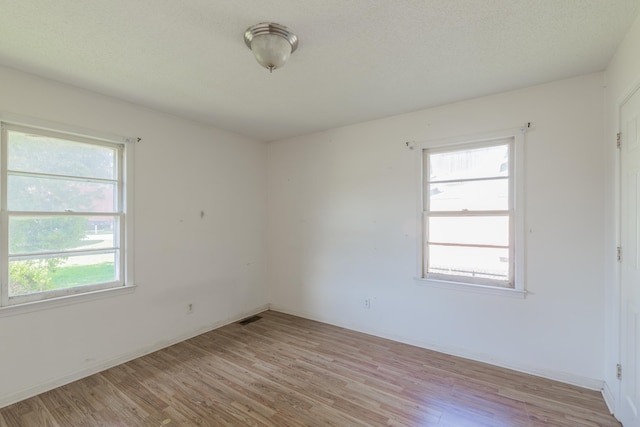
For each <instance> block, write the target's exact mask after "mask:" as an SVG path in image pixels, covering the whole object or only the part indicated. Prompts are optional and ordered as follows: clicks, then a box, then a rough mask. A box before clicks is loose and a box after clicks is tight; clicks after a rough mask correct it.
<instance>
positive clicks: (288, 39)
mask: <svg viewBox="0 0 640 427" xmlns="http://www.w3.org/2000/svg"><path fill="white" fill-rule="evenodd" d="M244 42H245V43H246V44H247V46H248V47H249V49H251V51H252V52H253V54H254V55H255V57H256V60H257V61H258V63H260V65H262V66H263V67H264V68H266V69H268V70H269V71H270V72H273V70H275V69H277V68H282V67H283V66H284V63H285V62H287V59H289V57H290V56H291V54H292V53H293V52H295V50H296V48H297V47H298V37H297V36H296V35H295V34H293V33H292V32H291V31H289V29H288V28H287V27H285V26H284V25H280V24H275V23H273V22H261V23H260V24H256V25H254V26H251V27H249V28H247V31H245V32H244Z"/></svg>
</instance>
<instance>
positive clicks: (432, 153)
mask: <svg viewBox="0 0 640 427" xmlns="http://www.w3.org/2000/svg"><path fill="white" fill-rule="evenodd" d="M525 131H526V128H517V129H510V130H506V131H499V132H492V133H486V134H481V135H472V136H464V137H456V138H447V139H440V140H432V141H426V142H422V143H419V144H415V145H413V146H412V148H414V149H415V151H416V152H417V154H418V157H419V159H418V161H419V165H420V168H419V170H420V173H419V175H420V177H419V179H420V185H419V189H420V194H419V200H420V203H419V221H418V223H419V239H418V240H419V242H418V260H417V272H418V275H417V277H416V279H417V282H418V283H419V284H422V285H426V286H431V287H440V288H450V289H456V290H463V291H470V292H480V293H487V294H498V295H507V296H513V297H524V296H525V295H526V287H525V275H526V265H525V259H526V258H525V209H524V207H525V205H524V176H525V174H524V134H525ZM506 147H508V149H507V148H506ZM491 150H493V151H495V152H496V153H500V152H501V150H502V151H504V150H508V172H507V171H506V170H502V173H500V174H498V173H494V174H491V173H488V174H482V175H477V176H464V175H460V173H458V175H457V176H456V173H455V172H454V173H453V175H451V176H449V177H447V176H444V177H443V178H439V177H434V173H435V172H436V171H435V170H434V171H433V173H431V172H430V171H429V167H430V166H429V165H430V163H434V162H435V161H436V160H440V163H441V164H444V163H446V162H444V163H443V159H444V160H447V159H448V160H449V162H450V163H451V162H454V163H455V162H456V161H457V162H460V158H459V159H458V160H451V159H449V158H448V157H453V156H456V155H458V154H467V153H470V152H474V151H478V152H481V151H491ZM449 155H451V156H449ZM447 156H448V157H447ZM439 157H440V158H442V159H438V158H439ZM461 158H462V159H464V156H462V157H461ZM432 160H433V161H432ZM449 168H450V170H455V169H456V166H455V165H454V166H449ZM442 170H444V169H442V168H441V169H440V171H442ZM458 170H461V169H458ZM445 175H446V174H445ZM504 181H507V182H508V184H507V185H508V198H507V199H508V204H505V205H504V206H499V207H494V206H493V205H491V201H488V202H487V201H484V200H483V197H482V196H483V195H482V194H481V192H479V194H474V197H473V198H469V200H465V199H464V196H463V197H462V198H461V199H460V200H462V201H463V202H464V205H460V206H456V205H455V202H453V205H452V201H451V200H453V199H455V197H451V196H449V197H447V195H448V194H453V193H454V192H455V188H456V187H460V186H465V185H466V186H470V187H469V188H474V187H476V189H479V188H481V187H482V185H485V184H491V183H494V184H493V185H494V187H495V186H496V185H498V186H499V185H500V183H501V182H504ZM441 188H444V189H445V190H444V191H441V190H440V189H441ZM467 191H468V190H467ZM440 193H442V194H443V195H444V196H441V194H440ZM467 194H469V193H468V192H467ZM439 198H441V200H440V201H438V199H439ZM447 199H448V200H447ZM472 199H473V200H472ZM489 199H490V198H489ZM496 200H497V199H496ZM478 202H479V203H480V204H481V205H482V204H484V205H483V206H480V207H478V208H476V209H474V208H470V209H466V208H461V206H464V207H467V204H469V206H473V205H474V203H475V205H476V206H478ZM431 204H433V206H431ZM451 206H453V207H451ZM483 221H484V222H485V223H489V224H491V223H493V224H494V226H496V225H495V224H501V225H500V226H499V227H502V228H503V230H502V233H504V235H503V236H502V237H498V236H494V235H500V234H501V233H500V232H498V233H493V234H494V235H492V234H491V233H489V232H488V231H487V230H484V236H483V237H482V238H481V239H480V240H483V239H484V242H478V243H474V240H473V238H469V239H466V237H465V238H463V239H462V240H463V241H457V240H456V238H451V236H452V235H455V234H456V233H451V232H449V234H448V235H449V240H448V241H447V240H446V239H445V240H442V236H443V235H447V233H446V232H445V233H443V232H441V228H447V227H448V230H455V224H456V223H457V224H467V227H466V229H465V227H461V228H460V230H458V232H457V234H458V235H461V234H463V232H467V233H468V232H469V230H470V227H469V226H470V225H474V223H475V226H476V229H477V228H478V226H479V225H482V223H483ZM447 222H448V224H447ZM505 222H508V225H504V224H505ZM429 224H432V230H429ZM436 226H437V227H438V228H436ZM452 227H453V228H452ZM496 227H497V226H496ZM489 229H490V228H488V230H489ZM472 232H473V231H472ZM476 234H483V230H479V231H478V233H476ZM507 234H508V239H507V238H506V235H507ZM465 236H466V234H465ZM458 237H459V236H458ZM430 239H431V240H430ZM493 240H495V241H493ZM487 242H488V243H487ZM430 248H431V251H432V253H430V252H429V250H430ZM465 251H467V253H466V255H465ZM483 251H484V252H485V253H486V254H488V253H491V254H492V257H491V259H494V258H495V256H496V254H497V253H503V254H506V253H508V256H506V257H499V259H500V261H502V262H504V263H507V262H508V267H507V268H506V269H505V268H504V267H501V269H503V270H504V271H502V270H501V271H500V272H499V273H496V271H497V270H495V269H494V270H491V268H489V264H490V263H488V264H487V269H486V270H485V271H484V272H480V273H478V272H477V271H475V270H474V271H472V270H465V269H462V270H456V269H451V268H449V270H447V268H440V266H435V261H434V260H435V259H436V256H438V257H439V258H438V259H439V260H442V259H447V257H449V258H450V259H451V261H452V262H451V263H449V264H452V265H453V264H456V262H459V260H461V259H463V260H464V259H473V262H474V263H476V264H478V265H484V264H483V263H484V260H482V259H481V257H478V254H480V253H482V252H483ZM460 254H461V255H460ZM470 254H473V255H470ZM474 257H477V259H476V258H474ZM430 262H433V264H434V265H429V263H430Z"/></svg>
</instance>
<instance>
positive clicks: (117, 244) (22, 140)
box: [0, 124, 126, 305]
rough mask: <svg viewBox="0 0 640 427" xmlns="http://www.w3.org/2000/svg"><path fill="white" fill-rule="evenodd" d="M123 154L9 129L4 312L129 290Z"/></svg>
mask: <svg viewBox="0 0 640 427" xmlns="http://www.w3.org/2000/svg"><path fill="white" fill-rule="evenodd" d="M124 150H125V147H124V144H121V143H110V142H104V141H101V140H93V139H90V138H84V137H76V136H73V135H66V134H59V133H54V132H48V131H42V130H39V129H31V128H25V127H21V126H14V125H8V124H3V126H2V151H3V156H2V177H1V179H2V204H3V210H2V214H3V221H2V225H3V228H2V236H0V239H1V240H0V243H1V244H2V254H3V256H2V258H3V260H2V263H1V264H0V265H2V266H3V269H2V272H1V273H2V301H1V302H2V305H15V304H20V303H24V302H31V301H37V300H42V299H48V298H53V297H59V296H66V295H71V294H76V293H85V292H90V291H94V290H100V289H107V288H113V287H119V286H123V285H124V284H125V280H124V278H125V262H124V249H125V248H124V242H125V227H124V225H125V223H126V221H125V210H124V205H125V203H124V201H125V198H124V195H125V194H124V192H125V186H124Z"/></svg>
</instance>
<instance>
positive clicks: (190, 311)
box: [187, 303, 193, 314]
mask: <svg viewBox="0 0 640 427" xmlns="http://www.w3.org/2000/svg"><path fill="white" fill-rule="evenodd" d="M187 313H188V314H191V313H193V303H189V304H187Z"/></svg>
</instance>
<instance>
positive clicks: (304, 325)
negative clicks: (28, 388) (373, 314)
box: [0, 311, 620, 427]
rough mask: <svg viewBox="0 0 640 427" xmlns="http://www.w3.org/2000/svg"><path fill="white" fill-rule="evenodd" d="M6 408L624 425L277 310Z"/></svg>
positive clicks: (63, 414)
mask: <svg viewBox="0 0 640 427" xmlns="http://www.w3.org/2000/svg"><path fill="white" fill-rule="evenodd" d="M260 316H262V319H260V320H258V321H256V322H253V323H250V324H247V325H244V326H243V325H240V324H237V323H235V324H231V325H227V326H225V327H222V328H220V329H217V330H215V331H212V332H208V333H205V334H203V335H200V336H198V337H195V338H193V339H190V340H188V341H185V342H182V343H180V344H177V345H174V346H171V347H169V348H166V349H163V350H160V351H157V352H155V353H152V354H150V355H147V356H144V357H141V358H139V359H136V360H133V361H131V362H128V363H125V364H123V365H120V366H117V367H115V368H112V369H109V370H107V371H104V372H101V373H99V374H96V375H93V376H91V377H88V378H85V379H83V380H80V381H76V382H74V383H71V384H69V385H66V386H63V387H60V388H57V389H55V390H52V391H49V392H47V393H43V394H41V395H39V396H36V397H34V398H31V399H28V400H25V401H23V402H20V403H16V404H14V405H11V406H8V407H6V408H4V409H0V425H2V426H11V427H13V426H38V427H39V426H60V427H69V426H110V427H115V426H169V427H171V426H365V425H369V426H448V427H465V426H491V427H497V426H510V427H511V426H563V427H565V426H566V427H578V426H619V425H620V424H619V423H617V422H616V421H615V420H614V418H613V417H612V416H611V415H609V412H608V411H607V408H606V406H605V404H604V401H603V400H602V397H601V396H600V394H599V393H598V392H595V391H590V390H585V389H582V388H579V387H574V386H570V385H566V384H562V383H558V382H555V381H550V380H546V379H541V378H538V377H534V376H530V375H526V374H522V373H518V372H514V371H509V370H506V369H502V368H497V367H493V366H490V365H486V364H483V363H478V362H472V361H469V360H465V359H461V358H457V357H452V356H447V355H443V354H440V353H436V352H433V351H428V350H424V349H421V348H417V347H413V346H409V345H405V344H400V343H397V342H393V341H389V340H385V339H381V338H376V337H373V336H370V335H365V334H361V333H358V332H353V331H349V330H346V329H342V328H338V327H335V326H330V325H326V324H323V323H318V322H314V321H311V320H306V319H301V318H298V317H294V316H289V315H285V314H281V313H277V312H273V311H268V312H265V313H262V314H261V315H260Z"/></svg>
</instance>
